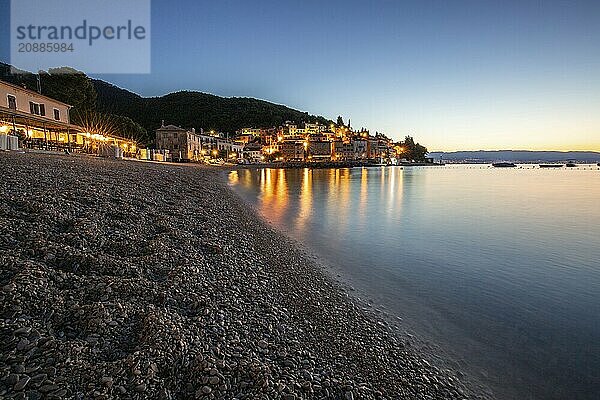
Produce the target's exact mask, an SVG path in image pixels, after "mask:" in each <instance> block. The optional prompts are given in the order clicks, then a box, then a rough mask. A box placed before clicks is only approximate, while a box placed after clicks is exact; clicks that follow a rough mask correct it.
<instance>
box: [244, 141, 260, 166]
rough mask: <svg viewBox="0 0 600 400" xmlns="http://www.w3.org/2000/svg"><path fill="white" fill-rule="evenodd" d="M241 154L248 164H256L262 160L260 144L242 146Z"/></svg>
mask: <svg viewBox="0 0 600 400" xmlns="http://www.w3.org/2000/svg"><path fill="white" fill-rule="evenodd" d="M243 152H244V158H245V159H246V160H248V161H250V162H254V163H257V162H260V161H262V160H263V159H264V158H263V154H262V146H261V145H260V143H248V144H247V145H245V146H244V151H243Z"/></svg>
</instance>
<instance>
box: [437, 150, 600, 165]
mask: <svg viewBox="0 0 600 400" xmlns="http://www.w3.org/2000/svg"><path fill="white" fill-rule="evenodd" d="M429 157H432V158H433V159H435V160H440V159H442V160H443V161H449V162H452V161H462V162H472V163H484V162H492V161H499V160H502V161H513V162H514V161H517V162H524V163H536V162H558V161H570V160H573V161H576V162H582V163H597V162H600V152H597V151H533V150H477V151H450V152H444V151H435V152H431V153H429Z"/></svg>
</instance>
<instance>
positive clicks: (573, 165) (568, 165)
mask: <svg viewBox="0 0 600 400" xmlns="http://www.w3.org/2000/svg"><path fill="white" fill-rule="evenodd" d="M566 166H567V167H568V168H573V167H576V166H577V164H575V163H574V162H573V161H569V162H568V163H567V164H566Z"/></svg>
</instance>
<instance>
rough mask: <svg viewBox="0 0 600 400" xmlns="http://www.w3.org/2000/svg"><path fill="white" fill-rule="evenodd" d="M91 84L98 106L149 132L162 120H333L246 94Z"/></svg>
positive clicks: (255, 123) (247, 123) (227, 123)
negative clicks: (157, 93) (155, 93)
mask: <svg viewBox="0 0 600 400" xmlns="http://www.w3.org/2000/svg"><path fill="white" fill-rule="evenodd" d="M94 87H95V88H96V92H97V93H98V109H99V110H101V111H102V112H108V113H118V114H120V115H124V116H127V117H129V118H131V119H132V120H134V121H136V122H138V123H139V124H140V125H141V126H142V127H144V129H146V130H147V131H148V132H149V135H150V136H153V133H154V130H155V129H157V128H158V127H160V124H161V121H162V120H164V121H165V123H167V124H175V125H179V126H182V127H194V128H196V129H200V128H203V129H205V130H214V131H219V132H229V133H234V132H235V131H237V130H239V129H241V128H245V127H256V128H259V127H274V126H280V125H282V124H283V123H285V121H295V122H296V123H298V124H300V123H302V122H319V123H321V124H331V123H332V121H330V120H328V119H326V118H323V117H321V116H314V115H310V114H308V113H306V112H302V111H298V110H294V109H291V108H289V107H286V106H282V105H279V104H273V103H269V102H267V101H263V100H257V99H252V98H247V97H219V96H215V95H212V94H207V93H201V92H192V91H181V92H176V93H170V94H167V95H165V96H162V97H150V98H145V97H141V96H138V95H136V94H134V93H131V92H129V91H127V90H124V89H121V88H118V87H116V86H114V85H111V84H109V83H106V82H103V81H99V80H95V81H94Z"/></svg>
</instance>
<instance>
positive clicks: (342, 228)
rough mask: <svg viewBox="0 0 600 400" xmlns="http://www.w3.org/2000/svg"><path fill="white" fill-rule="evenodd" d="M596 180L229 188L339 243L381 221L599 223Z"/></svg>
mask: <svg viewBox="0 0 600 400" xmlns="http://www.w3.org/2000/svg"><path fill="white" fill-rule="evenodd" d="M588 168H589V171H588V170H587V169H588ZM597 172H598V168H597V167H596V166H588V167H585V166H582V167H581V168H579V169H575V170H566V169H561V170H540V169H539V168H537V169H534V168H529V167H528V168H523V169H515V170H510V171H506V170H498V169H493V168H491V167H486V166H459V167H453V166H449V167H445V168H434V169H418V168H417V169H404V170H403V169H402V168H385V167H383V168H371V169H369V168H360V169H359V168H355V169H325V170H319V169H316V170H311V169H308V168H307V169H302V170H285V169H260V170H240V171H232V172H231V173H230V174H229V183H230V184H231V185H232V186H240V187H243V188H244V189H248V190H249V191H251V192H252V193H254V194H255V195H256V200H257V201H253V202H254V203H255V204H256V206H257V208H258V210H259V211H260V212H261V214H263V215H264V216H265V217H266V218H267V219H269V220H271V221H273V222H274V223H276V224H277V225H280V226H283V227H285V228H286V229H291V230H297V231H300V232H304V231H308V230H309V225H310V224H315V223H317V224H326V226H328V231H329V233H330V234H333V235H340V236H342V235H344V234H345V233H347V232H349V230H350V229H357V228H358V229H363V228H364V227H366V226H368V225H370V224H371V222H370V221H371V219H372V218H371V217H373V216H378V215H381V216H385V219H386V221H385V224H389V225H390V227H389V229H396V228H393V225H396V226H397V224H399V223H401V220H403V215H404V214H405V213H408V215H409V216H412V217H410V218H419V219H420V220H426V222H427V223H429V222H430V221H437V222H436V223H438V224H439V223H445V222H446V221H449V218H450V216H451V217H452V221H454V222H453V223H454V224H459V223H463V221H464V222H466V221H476V220H482V219H485V220H489V221H490V223H492V221H493V223H494V229H496V230H498V229H500V227H503V226H504V225H506V229H509V228H510V226H511V224H512V223H510V221H512V219H514V218H515V216H516V215H521V214H524V215H527V216H528V218H536V219H538V220H542V221H543V220H547V221H548V223H547V224H548V225H550V223H551V222H552V221H556V220H557V219H563V216H564V215H565V212H564V211H565V209H564V207H565V204H570V207H569V215H570V217H569V220H572V219H573V218H581V219H585V218H589V216H592V217H594V216H596V217H597V214H598V213H591V212H590V209H592V208H594V207H596V206H597V204H595V205H592V204H590V202H595V201H596V199H597V198H598V197H600V185H599V184H598V179H599V177H600V175H599V174H598V173H597ZM378 175H379V176H378ZM582 186H583V187H585V190H580V189H581V187H582ZM557 188H560V189H557ZM253 197H254V195H253ZM475 199H476V201H475ZM419 210H423V212H419ZM378 218H380V217H378ZM502 224H504V225H502ZM544 224H546V223H545V222H544Z"/></svg>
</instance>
